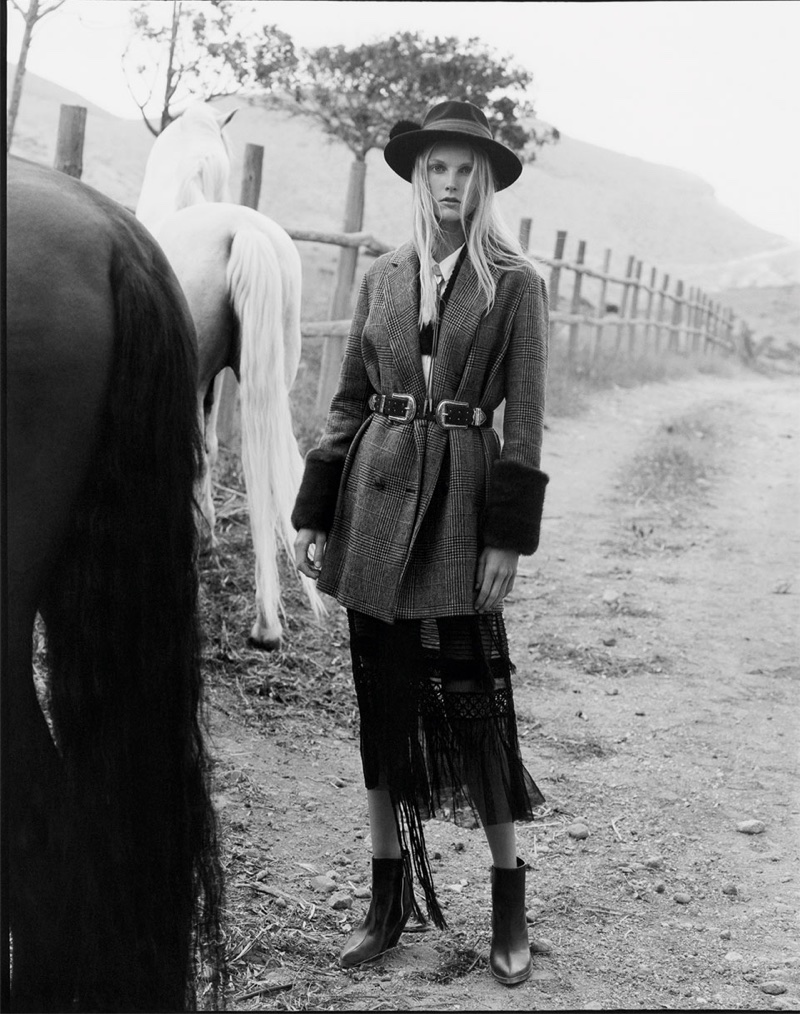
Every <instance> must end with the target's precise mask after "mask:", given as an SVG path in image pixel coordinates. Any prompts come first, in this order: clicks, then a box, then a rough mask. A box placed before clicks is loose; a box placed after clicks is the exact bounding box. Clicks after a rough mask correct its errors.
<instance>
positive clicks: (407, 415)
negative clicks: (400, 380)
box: [386, 394, 417, 422]
mask: <svg viewBox="0 0 800 1014" xmlns="http://www.w3.org/2000/svg"><path fill="white" fill-rule="evenodd" d="M386 400H387V401H404V402H405V408H404V409H403V413H402V415H398V414H397V413H396V412H391V411H387V413H386V418H387V419H391V420H394V421H395V422H411V420H412V419H413V418H414V416H415V415H416V414H417V401H416V398H415V397H414V395H413V394H392V395H391V396H390V397H389V398H387V399H386Z"/></svg>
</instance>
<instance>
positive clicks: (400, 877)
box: [339, 859, 413, 968]
mask: <svg viewBox="0 0 800 1014" xmlns="http://www.w3.org/2000/svg"><path fill="white" fill-rule="evenodd" d="M412 907H413V895H412V892H411V883H410V882H409V880H408V877H407V876H406V872H405V866H404V863H403V860H402V859H373V860H372V900H371V901H370V904H369V910H368V911H367V915H366V918H365V919H364V921H363V922H362V924H361V925H360V926H359V927H358V929H357V930H355V931H354V932H353V933H352V934H351V935H350V938H349V939H348V941H347V943H346V944H345V945H344V948H343V949H342V953H341V954H340V955H339V967H340V968H352V967H353V966H354V965H360V964H361V963H362V962H363V961H369V960H370V958H375V957H377V956H378V955H379V954H382V953H383V951H388V950H389V948H390V947H394V946H395V944H396V943H397V941H398V940H399V939H400V934H401V933H402V932H403V927H404V926H405V924H406V922H407V921H408V917H409V915H410V914H411V909H412Z"/></svg>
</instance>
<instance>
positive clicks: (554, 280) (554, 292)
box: [548, 231, 567, 310]
mask: <svg viewBox="0 0 800 1014" xmlns="http://www.w3.org/2000/svg"><path fill="white" fill-rule="evenodd" d="M566 242H567V234H566V232H561V231H559V232H557V233H556V248H555V250H554V251H553V260H554V261H561V260H562V259H563V257H564V246H565V244H566ZM560 278H561V268H560V267H559V266H558V264H555V265H554V266H553V267H552V268H551V269H550V285H549V287H548V296H549V297H550V308H551V309H552V310H557V309H558V283H559V280H560Z"/></svg>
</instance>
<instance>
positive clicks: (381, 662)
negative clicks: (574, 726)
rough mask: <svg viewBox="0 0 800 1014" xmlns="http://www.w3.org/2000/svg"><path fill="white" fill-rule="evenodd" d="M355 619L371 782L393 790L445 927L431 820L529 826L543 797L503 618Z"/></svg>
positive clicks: (409, 851)
mask: <svg viewBox="0 0 800 1014" xmlns="http://www.w3.org/2000/svg"><path fill="white" fill-rule="evenodd" d="M348 620H349V625H350V650H351V654H352V660H353V677H354V681H355V690H356V696H357V698H358V707H359V713H360V720H361V759H362V764H363V769H364V783H365V785H366V787H367V789H379V788H380V789H387V790H388V791H389V793H390V797H391V800H392V805H393V807H394V812H395V817H396V819H397V826H398V834H399V836H400V841H401V847H402V850H403V855H404V857H405V860H406V863H407V873H408V874H409V876H411V875H412V867H413V872H414V873H416V879H417V881H418V883H419V885H420V887H421V888H422V890H423V892H424V895H425V903H426V908H427V910H428V915H429V916H430V918H431V920H432V921H433V922H434V924H435V925H436V926H438V927H440V928H444V927H445V926H446V923H445V919H444V916H443V915H442V912H441V909H440V907H439V904H438V902H437V900H436V893H435V890H434V885H433V877H432V874H431V869H430V864H429V862H428V856H427V851H426V846H425V836H424V830H423V821H425V820H428V819H430V818H431V817H449V818H450V819H452V820H453V821H455V822H456V823H463V822H465V820H467V819H468V818H471V819H472V820H477V821H478V822H479V823H481V824H482V825H484V826H486V825H492V824H503V823H508V822H509V821H528V820H531V819H532V817H533V810H534V808H535V807H537V806H539V805H540V804H541V803H543V802H544V797H543V796H542V794H541V792H540V791H539V789H538V788H537V786H536V784H535V783H534V781H533V779H532V778H531V776H530V775H529V774H528V772H527V771H526V769H525V767H524V765H523V763H522V758H521V756H520V750H519V741H518V738H517V723H516V716H515V713H514V701H513V695H512V690H511V674H512V673H513V671H514V667H513V665H512V664H511V660H510V659H509V657H508V642H507V639H506V633H505V625H504V623H503V617H502V614H501V613H491V614H484V615H478V614H474V615H472V616H456V617H447V618H443V619H430V620H429V619H422V620H398V621H397V622H395V623H391V624H390V623H384V622H383V621H381V620H376V619H374V618H373V617H370V616H365V615H364V614H363V613H358V612H355V611H354V610H348ZM415 914H416V916H417V918H419V919H422V918H423V916H422V913H421V912H420V911H419V909H418V908H416V903H415Z"/></svg>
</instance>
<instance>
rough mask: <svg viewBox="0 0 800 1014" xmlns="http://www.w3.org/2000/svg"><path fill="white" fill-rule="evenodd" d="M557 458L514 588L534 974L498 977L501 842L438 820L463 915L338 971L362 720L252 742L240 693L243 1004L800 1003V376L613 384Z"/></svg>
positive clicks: (225, 722)
mask: <svg viewBox="0 0 800 1014" xmlns="http://www.w3.org/2000/svg"><path fill="white" fill-rule="evenodd" d="M543 467H545V469H546V470H547V471H549V472H550V474H551V476H552V482H551V486H550V488H549V491H548V498H547V505H546V512H545V521H544V524H543V535H542V548H541V549H540V551H539V552H538V553H537V554H536V556H534V557H533V558H530V559H527V560H525V561H524V563H523V567H522V571H521V574H520V579H519V581H518V584H517V588H516V589H515V592H514V594H513V596H512V599H511V600H510V602H509V605H508V626H509V632H510V634H511V642H512V643H511V648H512V657H513V658H514V659H515V660H516V662H517V667H518V673H517V677H516V684H515V685H516V703H517V710H518V716H519V722H520V731H521V735H522V743H523V753H524V756H525V759H526V762H527V764H528V767H529V769H530V771H531V773H532V774H533V776H534V778H535V779H536V780H537V782H538V783H539V785H540V786H541V788H542V790H543V792H544V794H545V796H546V799H547V805H546V807H545V808H544V809H543V811H542V815H541V818H540V819H538V820H536V821H535V822H534V823H533V824H531V825H523V826H521V827H520V831H519V836H520V851H521V854H522V855H523V856H524V857H525V858H526V859H527V860H528V861H529V862H530V864H531V867H532V869H531V872H530V874H529V897H528V901H529V913H530V917H531V919H532V933H533V936H534V938H535V939H536V940H537V953H536V954H535V955H534V973H533V976H532V977H531V979H530V980H529V981H528V982H527V983H525V984H523V985H521V986H519V987H516V988H514V989H506V988H503V987H502V986H500V985H498V984H496V983H495V982H494V981H493V980H492V979H491V977H490V975H489V972H488V969H487V953H488V944H489V932H490V902H489V882H488V867H489V860H488V853H487V851H486V847H485V843H484V838H483V835H482V832H480V831H479V830H464V829H458V828H455V827H453V826H452V825H450V824H447V823H440V822H431V823H429V825H428V827H427V831H426V834H427V836H428V843H429V849H430V851H431V853H432V854H435V856H436V857H437V858H435V861H434V868H435V875H436V878H437V884H438V885H439V887H440V892H441V894H442V896H443V898H444V899H445V900H446V904H447V909H446V912H447V917H448V922H449V923H450V930H449V931H447V932H444V933H440V932H438V931H431V932H427V933H421V934H409V933H406V934H404V935H403V938H402V941H401V944H400V946H398V948H396V949H395V950H394V951H393V952H391V953H390V954H389V955H387V956H386V957H385V958H384V959H381V960H380V961H378V962H376V963H375V965H374V966H373V967H371V968H366V969H362V970H360V971H356V972H350V973H343V972H340V971H338V969H337V967H336V964H335V958H336V955H337V953H338V949H339V947H340V945H341V943H342V941H343V939H344V935H345V932H346V930H347V928H348V927H349V926H350V925H351V924H352V923H353V922H354V921H357V920H358V919H359V918H360V916H361V913H362V912H363V910H364V907H365V905H366V901H364V900H363V899H362V898H361V897H358V893H359V892H358V889H359V888H361V889H363V888H364V886H365V885H366V884H368V869H369V846H368V835H367V832H366V812H365V807H364V803H363V793H362V789H361V785H360V770H359V764H358V750H357V738H356V732H355V725H354V724H352V723H351V725H350V727H349V728H348V727H343V726H342V725H341V723H335V722H330V723H328V722H327V721H326V719H325V712H324V710H322V711H320V712H319V713H318V718H317V720H315V721H314V722H313V723H312V724H311V725H309V724H308V722H307V721H301V720H300V719H299V718H298V719H297V720H293V719H292V718H291V715H287V714H286V713H284V714H283V716H282V718H281V720H280V721H279V722H278V721H274V722H272V723H270V720H269V717H268V716H267V717H266V718H264V717H263V716H262V717H261V723H262V724H261V729H262V730H263V731H262V733H261V734H256V732H255V731H254V727H253V725H254V723H253V722H252V721H250V718H248V719H247V724H248V726H249V727H245V726H243V725H242V724H241V721H240V720H239V718H240V716H239V715H238V713H237V711H236V708H235V706H234V705H233V703H231V706H230V707H228V706H226V705H225V703H224V700H222V703H220V700H219V699H218V700H217V701H216V703H217V705H218V706H217V707H216V708H215V711H214V730H215V745H216V748H217V750H218V752H219V754H220V758H221V764H220V771H221V791H220V796H219V801H220V804H221V813H222V815H223V822H224V827H225V834H226V842H227V848H228V868H229V876H230V887H229V898H230V901H231V906H232V912H233V913H234V914H235V915H236V917H237V919H238V920H239V925H238V927H237V931H236V932H237V936H236V943H237V947H238V950H239V951H240V952H241V953H240V954H238V955H236V960H235V961H234V973H235V974H234V989H233V996H234V998H233V999H232V1000H231V1003H230V1007H231V1009H235V1010H302V1009H312V1010H531V1009H541V1010H569V1009H578V1010H581V1009H583V1010H595V1009H610V1010H614V1009H617V1010H619V1009H661V1008H677V1009H687V1008H690V1009H703V1008H707V1009H714V1008H722V1009H749V1010H759V1009H765V1008H774V1009H800V999H799V998H800V948H798V940H799V939H800V921H798V911H800V906H799V905H798V901H800V863H799V862H798V859H799V858H800V836H799V835H798V830H799V829H800V793H798V785H799V784H800V782H799V781H798V764H797V761H798V756H797V750H798V746H797V745H798V710H797V705H798V696H800V695H799V694H798V687H800V651H799V650H798V649H799V648H800V636H799V634H798V623H799V622H800V611H799V610H798V594H800V527H799V525H798V508H797V505H798V503H800V379H798V378H796V377H794V378H783V379H779V380H769V379H766V378H759V377H753V376H749V375H748V376H746V377H736V378H731V379H721V378H718V377H701V378H699V379H696V380H692V381H689V382H685V383H680V384H672V385H651V386H648V387H644V388H639V389H635V390H628V391H618V392H615V393H614V394H611V395H604V396H602V398H598V399H597V401H596V402H595V404H594V406H593V407H592V408H591V409H590V410H589V411H588V412H587V413H586V414H584V415H583V416H581V417H580V418H579V419H575V420H563V419H556V420H554V421H552V422H551V424H550V429H549V431H548V433H547V435H546V442H545V461H544V462H543ZM670 469H671V471H670ZM670 483H671V484H672V485H670ZM665 489H666V490H667V491H668V493H669V496H668V497H667V498H666V499H665V497H664V490H665ZM330 631H331V633H330V665H331V671H337V672H341V671H343V670H344V669H345V668H346V641H345V640H344V638H343V626H342V624H341V617H336V616H334V618H333V619H332V621H331V626H330ZM267 703H268V702H267ZM247 715H248V716H252V715H253V705H252V704H251V706H250V708H249V710H247ZM745 821H761V822H762V823H763V830H762V831H761V832H760V833H755V834H752V833H750V834H748V833H744V832H743V831H741V830H738V829H737V828H738V826H739V825H740V824H741V823H742V822H745ZM577 823H580V824H582V825H583V826H584V830H585V831H586V832H588V834H587V835H586V837H573V835H575V834H576V833H578V834H583V832H582V831H578V830H576V828H575V827H574V825H575V824H577ZM750 829H751V830H752V829H753V828H752V827H751V828H750ZM317 874H320V875H329V880H330V881H331V882H330V883H326V882H325V880H324V879H323V880H322V881H315V880H314V879H313V878H314V877H315V875H317ZM334 888H335V890H333V893H325V891H326V889H334ZM361 893H362V894H363V891H362V892H361ZM337 899H338V900H337ZM332 900H334V901H335V903H336V904H341V905H343V906H345V907H342V908H333V907H331V901H332ZM349 905H352V907H347V906H349ZM259 934H260V935H259ZM239 944H241V946H239Z"/></svg>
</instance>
